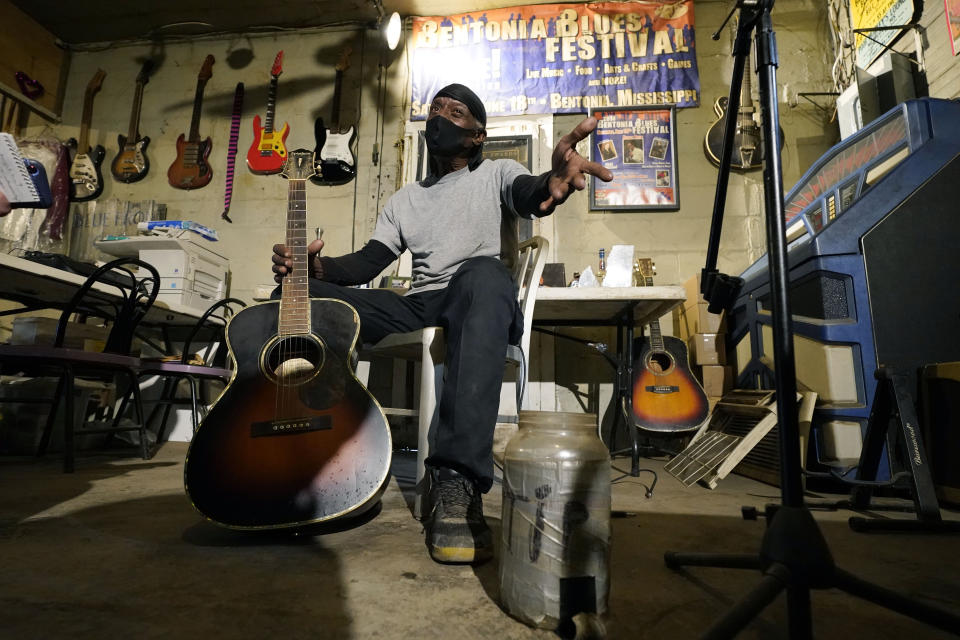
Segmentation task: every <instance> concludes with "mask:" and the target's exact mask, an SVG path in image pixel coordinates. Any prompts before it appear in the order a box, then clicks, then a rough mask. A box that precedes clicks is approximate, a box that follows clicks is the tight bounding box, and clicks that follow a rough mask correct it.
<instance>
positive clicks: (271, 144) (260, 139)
mask: <svg viewBox="0 0 960 640" xmlns="http://www.w3.org/2000/svg"><path fill="white" fill-rule="evenodd" d="M281 73H283V51H281V52H280V53H278V54H277V57H276V59H275V60H274V61H273V68H271V69H270V92H269V93H268V94H267V118H266V122H265V125H264V126H263V127H261V126H260V116H259V115H256V116H254V117H253V144H251V145H250V150H249V151H247V166H248V167H250V171H252V172H254V173H261V174H267V173H280V171H282V170H283V165H284V163H285V162H286V161H287V147H286V145H285V143H286V141H287V136H288V135H290V127H289V126H288V125H287V123H286V122H284V123H283V127H281V128H280V130H279V131H274V130H273V112H274V107H275V106H276V100H277V79H278V78H279V77H280V74H281Z"/></svg>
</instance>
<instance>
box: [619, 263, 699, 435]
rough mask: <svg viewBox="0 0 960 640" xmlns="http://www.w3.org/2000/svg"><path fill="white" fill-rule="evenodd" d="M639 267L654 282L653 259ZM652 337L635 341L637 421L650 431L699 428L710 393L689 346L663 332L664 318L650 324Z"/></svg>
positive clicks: (635, 410) (640, 426)
mask: <svg viewBox="0 0 960 640" xmlns="http://www.w3.org/2000/svg"><path fill="white" fill-rule="evenodd" d="M637 262H638V267H639V271H640V273H641V275H642V276H643V282H644V284H645V285H646V286H651V285H653V274H654V273H655V267H654V265H653V260H651V259H649V258H641V259H640V260H638V261H637ZM649 330H650V335H649V337H646V336H645V337H643V338H638V339H637V340H636V341H635V345H634V353H635V354H636V356H635V360H634V362H633V377H634V380H633V420H634V424H635V425H636V426H637V427H638V428H640V429H644V430H646V431H659V432H667V433H677V432H680V431H689V430H692V429H696V428H697V427H699V426H700V425H701V424H703V422H704V421H705V420H706V419H707V417H708V416H709V414H710V405H709V403H708V401H707V394H706V393H704V391H703V387H702V386H700V383H699V382H698V381H697V379H696V378H694V377H693V375H692V374H691V373H690V361H689V359H688V357H687V345H686V344H684V342H683V340H680V339H679V338H674V337H672V336H667V337H664V336H663V335H661V333H660V320H658V319H655V320H654V321H653V322H651V323H650V325H649Z"/></svg>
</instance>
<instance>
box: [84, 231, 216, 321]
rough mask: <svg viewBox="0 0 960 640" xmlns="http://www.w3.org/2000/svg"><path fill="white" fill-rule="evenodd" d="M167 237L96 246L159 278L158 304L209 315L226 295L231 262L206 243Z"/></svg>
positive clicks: (119, 240) (118, 240)
mask: <svg viewBox="0 0 960 640" xmlns="http://www.w3.org/2000/svg"><path fill="white" fill-rule="evenodd" d="M201 242H202V243H204V244H200V243H198V242H195V241H194V240H192V239H189V238H183V237H179V238H171V237H165V236H131V237H122V238H115V239H104V240H97V241H95V242H94V245H95V246H96V247H97V249H99V250H100V251H103V252H104V253H107V254H110V255H113V256H117V257H126V256H129V257H138V258H140V259H141V260H143V261H144V262H146V263H148V264H151V265H153V266H154V268H155V269H156V270H157V273H158V274H160V291H159V293H158V294H157V300H161V301H163V302H166V303H176V304H182V305H185V306H188V307H192V308H194V309H197V310H198V311H206V310H207V308H208V307H209V306H210V305H211V304H213V303H214V302H216V301H217V300H222V299H223V298H224V297H226V295H227V278H228V275H229V273H230V260H228V259H227V258H225V257H223V256H221V255H220V254H218V253H216V252H214V251H212V250H210V249H209V248H207V247H206V246H204V245H205V244H206V243H207V241H206V240H201Z"/></svg>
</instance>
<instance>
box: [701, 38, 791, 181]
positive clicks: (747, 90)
mask: <svg viewBox="0 0 960 640" xmlns="http://www.w3.org/2000/svg"><path fill="white" fill-rule="evenodd" d="M752 59H753V55H752V54H749V55H747V61H746V63H745V67H744V73H743V86H742V87H741V90H740V108H739V109H738V110H737V132H736V133H735V134H734V136H733V155H732V156H731V160H730V168H731V169H733V170H734V171H751V170H753V169H759V168H761V167H762V166H763V137H762V135H761V132H760V125H759V124H758V123H757V121H756V119H755V114H756V111H757V109H756V107H755V106H754V104H753V85H752V82H751V77H752V76H753V64H752ZM729 102H730V98H728V97H727V96H721V97H720V98H717V101H716V102H715V103H714V105H713V111H714V112H715V113H716V114H717V120H716V121H715V122H714V123H713V124H711V125H710V128H709V129H707V135H706V136H704V138H703V150H704V152H705V153H706V154H707V159H708V160H709V161H710V163H711V164H713V166H715V167H719V166H720V156H721V155H722V154H723V131H724V127H725V125H726V121H727V117H726V116H727V114H726V112H727V107H728V103H729ZM780 148H781V149H782V148H783V129H782V128H781V129H780Z"/></svg>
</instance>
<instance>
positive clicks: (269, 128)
mask: <svg viewBox="0 0 960 640" xmlns="http://www.w3.org/2000/svg"><path fill="white" fill-rule="evenodd" d="M276 104H277V76H272V77H271V78H270V90H269V91H268V92H267V117H266V122H265V123H264V126H263V130H264V131H266V132H267V133H273V112H274V109H275V107H276Z"/></svg>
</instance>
